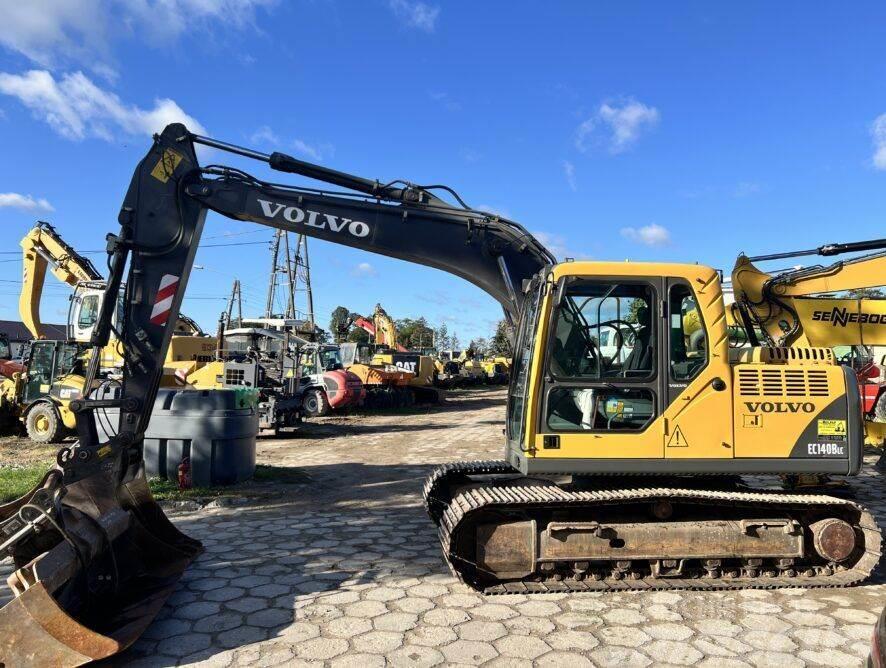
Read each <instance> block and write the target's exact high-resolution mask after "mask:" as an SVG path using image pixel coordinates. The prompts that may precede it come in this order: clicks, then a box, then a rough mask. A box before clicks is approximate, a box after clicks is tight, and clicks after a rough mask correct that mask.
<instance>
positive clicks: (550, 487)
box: [424, 461, 882, 594]
mask: <svg viewBox="0 0 886 668" xmlns="http://www.w3.org/2000/svg"><path fill="white" fill-rule="evenodd" d="M477 476H485V478H484V479H483V480H482V481H476V480H472V478H474V477H477ZM623 483H624V486H622V487H619V486H613V485H612V481H611V479H610V481H609V484H607V485H606V487H605V489H593V490H581V491H572V490H570V489H567V488H565V487H562V486H559V485H557V484H555V483H553V482H552V481H549V480H545V479H534V478H526V477H521V476H520V475H519V472H517V471H515V470H514V469H513V468H512V467H511V466H510V465H508V464H507V463H506V462H503V461H481V462H459V463H453V464H446V465H443V466H440V467H438V468H437V469H435V470H434V471H433V472H432V473H431V475H430V476H429V477H428V479H427V480H426V482H425V488H424V500H425V507H426V509H427V511H428V514H429V516H430V517H431V519H432V520H433V521H434V522H435V524H437V526H438V530H439V534H440V542H441V546H442V548H443V555H444V557H445V558H446V561H447V563H448V565H449V567H450V569H451V570H452V572H453V573H454V574H455V575H456V576H457V577H458V578H459V579H460V580H461V581H462V582H464V583H465V584H467V585H468V586H470V587H472V588H473V589H476V590H478V591H482V592H484V593H486V594H510V593H545V592H562V591H605V590H623V589H639V590H646V589H700V590H701V589H747V588H757V589H773V588H779V587H846V586H850V585H853V584H855V583H858V582H861V581H863V580H865V579H866V578H867V577H868V576H869V575H870V574H871V572H872V571H873V569H874V568H875V567H876V565H877V563H878V561H879V559H880V548H881V538H882V537H881V533H880V529H879V528H878V527H877V524H876V521H875V520H874V518H873V516H872V515H871V514H870V513H869V512H868V511H867V510H865V509H864V508H863V507H862V506H860V505H859V504H857V503H855V502H853V501H850V500H847V499H841V498H836V497H832V496H825V495H817V494H794V493H785V492H768V491H767V492H764V491H744V490H742V491H734V490H729V489H684V488H677V487H666V486H661V487H658V486H656V487H637V486H636V485H637V481H634V482H633V483H632V482H631V480H630V479H623ZM661 499H667V500H668V501H670V502H673V503H675V504H682V505H683V506H686V507H692V508H694V509H698V510H700V511H703V512H711V513H714V514H717V513H720V512H722V513H732V514H735V513H739V514H740V513H741V512H743V511H744V509H746V510H747V513H748V514H749V516H752V513H754V512H756V513H758V514H759V512H760V510H761V509H764V510H765V511H766V512H780V513H784V514H788V515H790V516H796V517H800V518H805V517H809V516H813V515H815V514H818V515H822V514H826V515H828V516H835V517H839V518H841V519H843V520H844V521H846V522H848V523H849V524H850V525H851V526H852V527H853V529H854V531H855V534H856V547H855V550H854V552H853V555H852V556H851V557H850V558H849V559H847V560H846V561H845V562H843V563H842V564H840V565H834V564H830V565H828V564H827V563H821V559H818V560H817V561H816V559H815V558H814V557H815V555H810V558H805V557H804V559H801V560H799V561H798V563H797V565H796V568H792V569H790V570H775V569H771V568H769V569H767V567H765V566H764V567H761V568H760V569H759V572H758V573H754V572H753V571H752V570H749V569H747V568H741V567H738V568H735V569H730V568H724V570H723V573H722V574H718V575H717V576H716V577H711V576H710V574H709V573H707V572H705V571H704V570H702V569H701V568H695V569H687V572H686V574H685V576H684V577H652V575H651V571H650V569H649V568H647V567H646V565H645V564H643V563H640V561H637V562H634V563H633V564H632V566H631V568H629V569H627V570H625V569H621V571H618V572H617V571H614V570H610V569H609V568H608V567H609V565H610V562H602V563H601V564H598V566H601V567H600V568H596V569H591V570H590V571H589V572H588V573H587V574H581V575H579V576H575V575H573V574H570V573H568V572H564V571H563V570H562V569H559V570H552V571H548V572H542V571H540V570H536V571H535V572H534V573H532V574H531V575H530V576H528V577H524V578H521V579H509V580H496V579H494V578H492V577H490V574H489V573H488V572H485V571H484V570H483V569H480V568H478V567H477V563H476V559H475V556H474V554H472V553H471V545H472V540H473V539H472V538H471V535H472V533H473V532H474V531H475V529H476V526H477V524H478V523H479V522H480V521H481V520H480V519H479V518H485V519H484V520H482V521H485V522H488V521H490V518H501V517H506V516H507V515H509V514H515V513H516V514H519V515H521V516H522V517H544V516H550V514H551V513H558V514H560V515H567V516H568V515H570V514H574V515H575V516H579V515H580V516H582V517H584V518H587V517H588V516H589V515H593V514H594V513H593V510H594V509H596V508H599V509H600V511H601V512H604V513H605V512H609V513H610V514H611V513H618V512H620V511H621V510H622V508H621V507H623V508H624V509H625V510H630V509H632V508H638V507H639V506H640V505H649V504H651V503H653V502H655V501H657V500H661ZM589 511H591V512H590V513H589ZM493 521H495V519H493ZM804 531H806V527H804ZM466 546H467V547H466ZM617 558H618V557H616V556H613V560H612V562H611V563H615V562H614V560H615V559H617ZM730 576H731V577H730Z"/></svg>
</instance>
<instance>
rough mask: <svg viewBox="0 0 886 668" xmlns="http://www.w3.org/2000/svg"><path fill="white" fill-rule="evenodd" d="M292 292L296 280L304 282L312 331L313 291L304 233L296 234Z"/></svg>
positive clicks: (307, 315) (306, 240) (296, 284)
mask: <svg viewBox="0 0 886 668" xmlns="http://www.w3.org/2000/svg"><path fill="white" fill-rule="evenodd" d="M293 274H294V278H295V280H294V281H293V288H292V290H293V294H294V293H295V291H296V289H297V288H298V281H299V279H301V281H302V283H304V286H305V287H304V291H305V302H306V306H307V309H308V310H307V313H306V314H305V315H306V318H305V319H306V320H307V321H308V323H309V324H310V326H311V332H312V333H313V331H314V293H313V292H312V290H311V263H310V260H309V259H308V238H307V237H306V236H305V235H304V234H299V235H298V240H297V241H296V245H295V271H294V272H293Z"/></svg>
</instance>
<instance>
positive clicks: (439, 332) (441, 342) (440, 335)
mask: <svg viewBox="0 0 886 668" xmlns="http://www.w3.org/2000/svg"><path fill="white" fill-rule="evenodd" d="M434 345H435V346H436V347H437V350H449V349H451V348H452V338H451V337H450V336H449V328H447V327H446V323H445V322H444V323H442V324H441V325H440V326H439V327H438V328H437V329H435V330H434Z"/></svg>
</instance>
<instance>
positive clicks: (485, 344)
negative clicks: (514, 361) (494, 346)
mask: <svg viewBox="0 0 886 668" xmlns="http://www.w3.org/2000/svg"><path fill="white" fill-rule="evenodd" d="M468 348H470V350H472V351H473V353H474V357H486V355H487V354H489V341H488V340H487V339H486V338H485V337H483V336H481V337H480V338H477V339H471V342H470V343H469V344H468Z"/></svg>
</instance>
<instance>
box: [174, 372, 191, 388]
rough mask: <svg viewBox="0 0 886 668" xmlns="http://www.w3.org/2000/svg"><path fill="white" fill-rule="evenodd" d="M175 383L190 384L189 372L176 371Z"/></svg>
mask: <svg viewBox="0 0 886 668" xmlns="http://www.w3.org/2000/svg"><path fill="white" fill-rule="evenodd" d="M173 375H174V376H175V383H176V385H187V384H188V372H187V370H185V369H176V370H175V373H174V374H173Z"/></svg>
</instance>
